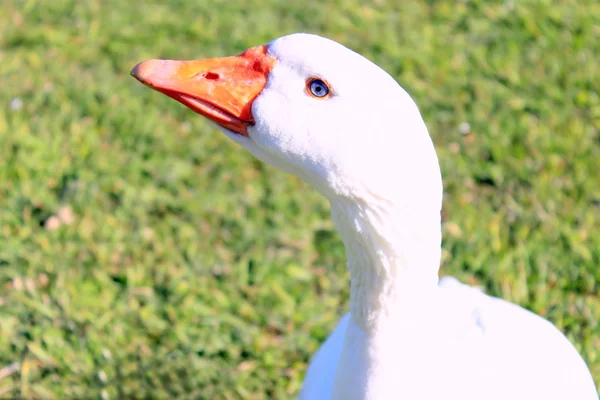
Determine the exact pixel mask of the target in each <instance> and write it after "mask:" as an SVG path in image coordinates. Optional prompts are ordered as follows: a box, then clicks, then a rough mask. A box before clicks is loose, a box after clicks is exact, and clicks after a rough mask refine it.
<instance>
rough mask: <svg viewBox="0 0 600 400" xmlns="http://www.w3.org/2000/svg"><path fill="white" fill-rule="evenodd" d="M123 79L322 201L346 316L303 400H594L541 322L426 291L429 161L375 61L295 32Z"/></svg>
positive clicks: (588, 381)
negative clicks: (343, 282) (346, 296)
mask: <svg viewBox="0 0 600 400" xmlns="http://www.w3.org/2000/svg"><path fill="white" fill-rule="evenodd" d="M132 74H133V76H135V77H136V78H137V79H138V80H140V81H141V82H142V83H144V84H146V85H148V86H150V87H151V88H153V89H155V90H158V91H160V92H162V93H164V94H166V95H168V96H170V97H172V98H174V99H175V100H177V101H179V102H181V103H183V104H185V105H186V106H188V107H189V108H191V109H192V110H194V111H196V112H198V113H200V114H202V115H203V116H205V117H206V118H208V119H209V120H211V121H213V122H214V123H216V124H217V125H218V126H219V127H220V129H221V131H223V132H224V133H225V135H227V136H228V137H229V138H230V139H232V140H233V141H235V142H237V143H239V144H240V145H241V146H242V147H244V148H245V149H247V150H249V151H250V152H251V153H252V154H254V155H255V156H256V157H258V158H259V159H261V160H263V161H265V162H267V163H269V164H272V165H274V166H275V167H277V168H280V169H282V170H285V171H287V172H289V173H291V174H294V175H296V176H298V177H300V178H301V179H303V180H305V181H306V182H308V183H309V184H311V185H312V186H313V187H315V188H316V189H317V190H318V191H319V192H320V193H322V194H323V195H324V196H325V197H326V198H327V199H328V200H329V201H330V203H331V215H332V217H333V220H334V223H335V226H336V228H337V230H338V232H339V234H340V235H341V237H342V239H343V241H344V244H345V246H346V250H347V257H348V269H349V271H350V276H351V295H350V313H349V314H348V315H346V316H345V317H343V318H342V320H341V322H340V323H339V325H338V326H337V328H336V329H335V331H334V332H333V334H332V335H331V336H330V337H329V338H328V339H327V341H326V342H325V343H324V344H323V346H322V347H321V349H320V350H319V351H318V353H317V354H316V355H315V357H314V359H313V360H312V362H311V364H310V366H309V369H308V372H307V375H306V378H305V382H304V385H303V389H302V392H301V394H300V397H301V398H302V399H310V400H312V399H317V400H319V399H330V398H333V399H343V400H350V399H378V400H379V399H460V400H464V399H473V400H475V399H477V400H480V399H503V400H508V399H511V400H515V399H524V400H533V399H544V400H549V399H557V400H558V399H560V400H567V399H568V400H598V394H597V391H596V389H595V385H594V382H593V380H592V377H591V374H590V372H589V370H588V368H587V367H586V365H585V363H584V361H583V359H582V358H581V357H580V356H579V354H578V353H577V351H576V350H575V348H574V347H573V346H572V345H571V343H570V342H569V341H568V340H567V339H566V338H565V336H563V335H562V333H561V332H560V331H559V330H558V329H556V328H555V327H554V326H553V325H551V324H550V323H549V322H548V321H546V320H544V319H542V318H541V317H539V316H537V315H535V314H533V313H531V312H529V311H527V310H525V309H522V308H520V307H518V306H516V305H513V304H510V303H507V302H505V301H503V300H500V299H496V298H492V297H489V296H487V295H485V294H483V293H481V292H480V291H478V290H475V289H472V288H470V287H468V286H465V285H462V284H460V283H458V282H457V281H455V280H453V279H451V278H450V279H444V280H442V281H441V282H440V283H439V284H438V268H439V264H440V254H441V249H440V242H441V229H440V209H441V204H442V181H441V176H440V170H439V165H438V160H437V156H436V153H435V150H434V147H433V145H432V142H431V139H430V137H429V134H428V132H427V128H426V127H425V124H424V122H423V120H422V118H421V115H420V113H419V110H418V108H417V106H416V105H415V103H414V102H413V100H412V99H411V98H410V96H409V95H408V94H407V93H406V92H405V91H404V90H403V89H402V88H401V87H400V86H399V85H398V84H397V83H396V82H395V81H394V79H392V78H391V77H390V76H389V75H388V74H387V73H386V72H384V71H383V70H381V69H380V68H379V67H377V66H376V65H375V64H373V63H371V62H370V61H368V60H367V59H365V58H363V57H362V56H360V55H358V54H356V53H354V52H353V51H351V50H349V49H347V48H345V47H344V46H342V45H340V44H338V43H336V42H333V41H331V40H328V39H324V38H321V37H319V36H314V35H308V34H293V35H289V36H285V37H282V38H279V39H276V40H274V41H273V42H271V43H270V44H268V45H266V46H259V47H253V48H251V49H249V50H247V51H246V52H244V53H243V54H241V55H239V56H235V57H227V58H216V59H206V60H198V61H169V60H148V61H145V62H142V63H140V64H138V65H137V66H136V67H135V68H134V69H133V71H132Z"/></svg>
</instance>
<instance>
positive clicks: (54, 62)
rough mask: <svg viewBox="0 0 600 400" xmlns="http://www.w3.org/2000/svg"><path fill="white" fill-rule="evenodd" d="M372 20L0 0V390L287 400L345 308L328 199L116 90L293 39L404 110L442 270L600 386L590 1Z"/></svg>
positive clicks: (322, 11)
mask: <svg viewBox="0 0 600 400" xmlns="http://www.w3.org/2000/svg"><path fill="white" fill-rule="evenodd" d="M363 3H364V2H359V1H350V0H338V1H334V2H329V3H328V5H307V4H304V3H302V2H297V3H293V2H287V1H277V0H259V1H254V2H245V1H172V2H168V4H167V2H159V1H152V2H150V1H145V2H135V3H126V2H117V1H101V0H90V1H86V2H83V1H75V0H73V1H68V0H56V1H32V0H29V1H19V0H8V1H7V0H5V1H3V2H1V3H0V88H1V91H0V154H1V155H2V162H1V163H0V397H2V396H12V397H14V396H20V397H26V398H56V399H63V398H67V397H69V398H84V397H85V398H98V397H102V398H107V397H110V398H125V397H128V398H129V397H132V396H134V397H139V398H141V397H148V396H151V397H152V398H165V399H166V398H173V397H175V396H181V395H183V394H187V395H189V397H190V398H207V399H208V398H211V399H212V398H228V399H233V398H239V397H244V398H254V399H260V398H267V397H272V398H289V397H292V396H293V395H294V394H296V393H297V392H298V390H299V387H300V383H301V380H302V376H303V374H304V371H305V368H306V363H307V361H308V360H309V358H310V356H311V354H313V353H314V351H315V350H316V349H317V348H318V346H319V344H320V343H321V342H322V340H323V339H324V338H325V337H326V336H327V334H328V333H329V332H330V330H331V329H332V327H333V326H334V325H335V323H336V321H337V319H338V318H339V316H340V315H341V314H342V313H343V312H344V310H345V309H346V304H347V298H348V277H347V274H346V271H345V267H344V249H343V247H342V245H341V242H340V240H339V238H338V236H337V234H336V233H335V232H334V231H333V228H332V224H331V222H330V220H329V216H328V206H327V204H326V202H325V201H324V200H323V199H321V198H320V197H319V196H318V195H317V194H316V193H315V192H314V191H312V190H311V189H310V188H308V187H307V186H306V185H304V184H303V183H301V182H300V181H298V180H297V179H294V178H292V177H290V176H288V175H285V174H284V173H282V172H279V171H276V170H274V169H272V168H270V167H267V166H264V165H262V164H260V163H259V162H257V161H256V160H254V159H253V158H252V157H251V156H250V155H249V154H246V153H245V152H243V151H242V150H241V149H239V148H237V147H236V146H235V145H233V144H232V143H230V142H229V141H228V140H227V139H226V138H225V137H223V136H222V135H220V134H219V133H218V132H217V131H216V130H215V129H214V128H212V127H211V126H210V125H209V124H207V123H206V122H205V121H204V120H203V119H202V118H200V117H198V116H197V115H195V114H193V113H191V112H190V111H189V110H187V109H185V108H184V107H182V106H180V105H178V104H177V103H175V102H173V101H171V100H169V99H168V98H166V97H164V96H161V95H160V94H158V93H155V92H152V91H151V90H148V89H147V88H144V87H143V86H142V85H140V84H139V83H137V82H135V80H133V79H132V78H131V77H130V76H129V70H130V69H131V67H132V66H133V65H135V63H137V62H138V61H140V60H143V59H146V58H197V57H212V56H220V55H230V54H235V53H238V52H240V51H241V50H243V49H245V48H247V47H249V46H253V45H257V44H261V43H265V42H267V41H269V40H270V39H273V38H275V37H277V36H281V35H283V34H286V33H291V32H295V31H309V32H313V33H320V34H323V35H326V36H328V37H331V38H333V39H335V40H338V41H340V42H342V43H344V44H345V45H347V46H349V47H351V48H353V49H355V50H357V51H359V52H360V53H362V54H364V55H365V56H367V57H369V58H371V59H372V60H373V61H375V62H376V63H377V64H379V65H381V66H382V67H384V68H385V69H386V70H387V71H389V72H390V73H391V74H392V75H393V76H395V77H396V78H397V79H398V81H399V82H400V83H401V84H402V85H403V86H404V87H405V88H406V89H407V90H408V91H409V92H410V93H411V94H412V95H413V97H414V98H415V99H416V101H417V103H418V104H419V106H420V108H421V110H422V112H423V115H424V117H425V120H426V122H427V124H428V126H429V129H430V132H431V134H432V136H433V138H434V141H435V143H436V147H437V150H438V154H439V156H440V162H441V165H442V172H443V174H444V182H445V203H444V260H443V266H442V273H443V274H452V275H454V276H457V277H458V278H460V279H461V280H462V281H464V282H467V283H470V284H475V285H481V286H483V287H484V288H485V289H486V291H488V292H489V293H491V294H493V295H496V296H500V297H502V298H505V299H507V300H510V301H513V302H516V303H518V304H521V305H522V306H524V307H527V308H529V309H531V310H533V311H534V312H536V313H538V314H541V315H543V316H544V317H546V318H548V319H550V320H551V321H552V322H553V323H554V324H556V325H557V326H558V327H559V328H560V329H561V330H563V331H564V332H565V333H566V334H567V335H568V337H569V338H570V339H571V340H572V341H573V343H574V344H575V345H576V347H577V348H578V349H579V350H580V352H581V354H582V355H583V356H584V358H585V359H586V361H587V363H588V365H589V366H590V368H591V369H592V372H593V374H594V377H595V379H596V382H600V350H599V349H600V334H599V328H598V319H599V318H600V300H599V296H598V289H599V284H598V282H600V268H599V266H600V238H599V235H598V232H599V231H600V191H599V187H600V174H599V173H598V171H599V170H600V136H599V133H598V132H599V129H600V96H599V93H600V79H598V77H599V76H600V63H599V62H598V61H599V58H598V55H599V54H600V26H599V25H598V21H600V3H598V2H597V1H574V0H573V1H563V2H549V1H536V2H533V1H527V2H512V1H505V2H487V1H468V2H463V1H460V2H455V1H437V2H430V3H431V4H432V5H427V4H426V2H420V3H419V5H417V4H415V2H406V5H404V6H397V5H396V3H399V2H396V1H391V0H382V1H376V2H373V4H372V5H365V4H363ZM315 4H316V3H315ZM359 78H360V79H365V80H367V83H368V77H359ZM459 127H460V128H461V129H459ZM461 130H462V133H466V132H469V133H468V134H466V135H463V134H461Z"/></svg>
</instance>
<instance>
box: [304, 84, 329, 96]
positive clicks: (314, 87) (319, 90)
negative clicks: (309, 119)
mask: <svg viewBox="0 0 600 400" xmlns="http://www.w3.org/2000/svg"><path fill="white" fill-rule="evenodd" d="M308 90H309V91H310V94H312V95H313V96H314V97H316V98H319V99H322V98H324V97H327V95H329V86H327V84H326V83H325V82H323V81H322V80H320V79H312V80H310V81H309V83H308Z"/></svg>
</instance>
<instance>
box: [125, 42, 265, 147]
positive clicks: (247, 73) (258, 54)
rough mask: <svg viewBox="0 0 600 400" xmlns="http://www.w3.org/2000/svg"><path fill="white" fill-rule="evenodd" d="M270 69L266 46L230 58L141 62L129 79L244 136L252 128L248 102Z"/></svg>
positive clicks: (253, 48)
mask: <svg viewBox="0 0 600 400" xmlns="http://www.w3.org/2000/svg"><path fill="white" fill-rule="evenodd" d="M274 65H275V59H274V58H273V57H271V56H269V55H267V48H266V46H258V47H252V48H250V49H248V50H246V51H245V52H244V53H242V54H240V55H239V56H234V57H224V58H209V59H205V60H194V61H173V60H148V61H143V62H141V63H139V64H138V65H136V66H135V67H134V68H133V70H132V71H131V75H133V76H134V77H135V78H136V79H137V80H139V81H140V82H142V83H143V84H145V85H147V86H149V87H151V88H152V89H154V90H157V91H159V92H161V93H164V94H166V95H167V96H169V97H171V98H173V99H175V100H177V101H178V102H180V103H182V104H184V105H186V106H188V107H189V108H191V109H192V110H194V111H195V112H197V113H199V114H201V115H203V116H205V117H206V118H208V119H210V120H211V121H213V122H215V123H217V124H219V125H221V126H222V127H224V128H227V129H229V130H230V131H233V132H235V133H238V134H240V135H244V136H248V126H250V125H253V124H254V118H253V117H252V102H253V101H254V99H255V98H256V96H258V95H259V94H260V92H261V91H262V90H263V89H264V87H265V85H266V84H267V78H268V76H269V73H270V72H271V70H272V69H273V66H274Z"/></svg>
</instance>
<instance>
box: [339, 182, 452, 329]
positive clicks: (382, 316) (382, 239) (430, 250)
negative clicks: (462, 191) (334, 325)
mask: <svg viewBox="0 0 600 400" xmlns="http://www.w3.org/2000/svg"><path fill="white" fill-rule="evenodd" d="M438 204H439V203H438ZM331 213H332V218H333V220H334V223H335V225H336V228H337V230H338V232H339V233H340V235H341V237H342V240H343V241H344V245H345V247H346V254H347V258H348V264H347V266H348V270H349V271H350V279H351V291H350V313H351V315H352V319H353V321H354V322H355V323H356V324H357V325H358V326H359V327H360V328H362V329H363V330H364V331H365V332H373V331H377V330H381V329H384V327H385V325H386V322H387V321H389V320H390V319H391V320H395V319H396V318H394V317H401V315H402V314H403V313H405V312H410V311H411V310H414V309H415V304H418V299H419V298H420V297H423V296H428V295H429V294H431V290H435V288H436V287H437V283H438V271H439V264H440V257H441V246H440V245H441V216H440V208H439V206H437V207H436V206H435V202H433V205H432V204H431V203H429V204H428V202H421V203H418V204H417V203H414V204H412V205H411V204H406V203H405V204H402V203H396V202H391V201H388V200H386V199H383V198H380V197H377V196H375V195H373V194H372V193H370V192H368V193H367V194H366V195H365V196H363V197H362V198H360V199H356V198H353V199H348V198H343V199H337V200H333V201H332V202H331ZM415 300H417V302H415Z"/></svg>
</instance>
